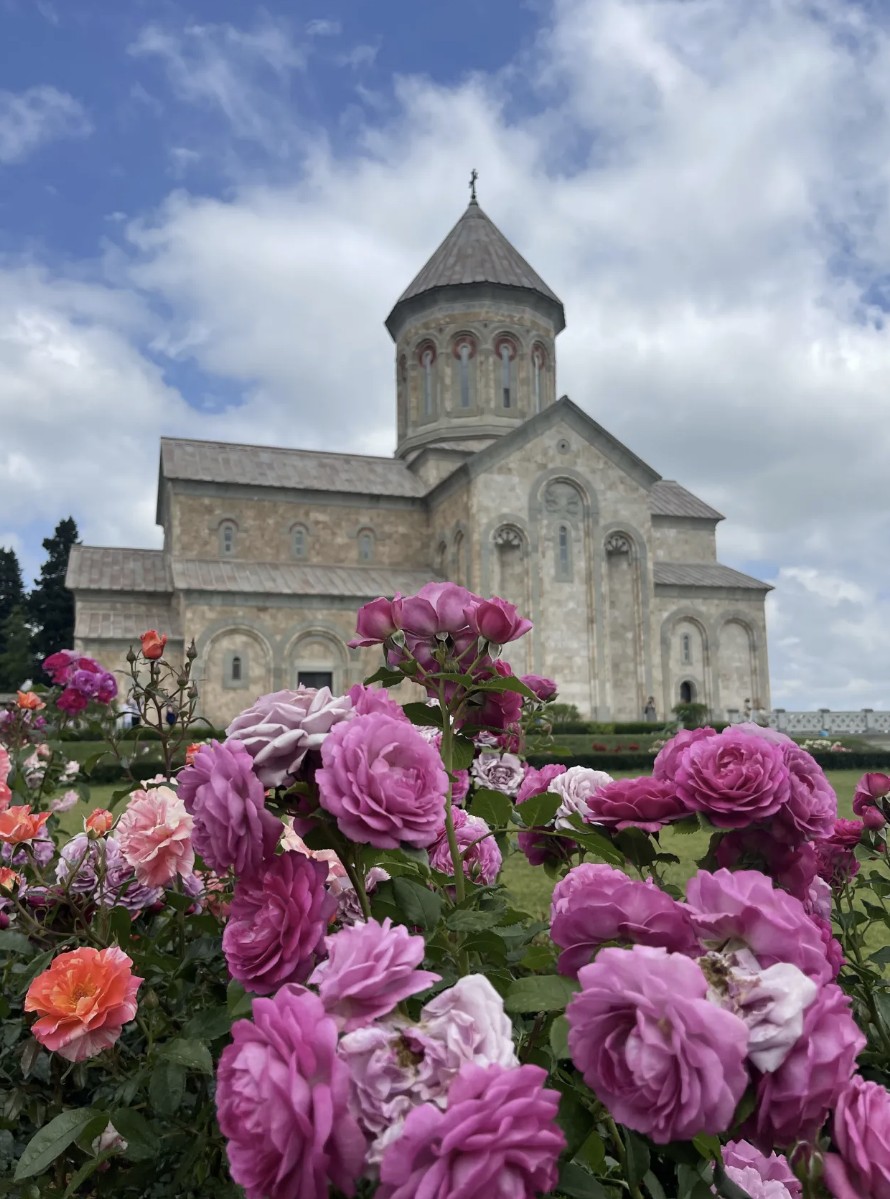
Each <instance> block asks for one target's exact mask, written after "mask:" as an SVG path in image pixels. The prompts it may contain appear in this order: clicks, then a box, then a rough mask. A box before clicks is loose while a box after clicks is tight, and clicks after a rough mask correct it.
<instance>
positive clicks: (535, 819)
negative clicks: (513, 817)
mask: <svg viewBox="0 0 890 1199" xmlns="http://www.w3.org/2000/svg"><path fill="white" fill-rule="evenodd" d="M561 804H562V797H561V796H559V795H554V794H553V793H552V792H551V791H542V792H541V794H540V795H533V796H532V797H531V799H527V800H526V801H525V803H521V804H517V805H516V812H517V813H518V815H519V816H520V818H521V819H522V823H523V824H524V825H525V827H526V828H541V827H542V826H543V825H545V824H549V823H550V821H551V820H552V819H553V817H554V816H555V815H556V810H557V808H559V807H560V805H561Z"/></svg>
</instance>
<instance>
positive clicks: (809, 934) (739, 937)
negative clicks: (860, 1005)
mask: <svg viewBox="0 0 890 1199" xmlns="http://www.w3.org/2000/svg"><path fill="white" fill-rule="evenodd" d="M686 909H687V911H688V912H689V915H690V917H691V919H692V924H693V926H694V928H695V931H696V933H697V934H698V936H699V938H700V939H701V941H702V942H703V943H704V944H705V945H707V946H708V947H709V948H713V949H718V950H720V949H722V948H723V947H724V946H725V945H726V943H727V942H730V941H741V942H742V943H743V944H744V945H745V946H746V947H747V948H748V949H750V950H751V952H752V953H753V954H754V956H755V957H756V958H757V960H758V962H759V963H760V965H761V966H772V965H774V964H775V963H776V962H789V963H790V964H791V965H792V966H797V967H798V969H799V970H802V971H803V973H804V974H806V976H807V977H808V978H811V979H812V980H813V981H814V982H816V983H823V982H826V981H827V980H828V978H829V977H830V967H829V964H828V960H827V958H826V956H825V949H824V946H823V944H822V939H821V937H820V935H819V930H818V929H817V928H816V926H815V925H814V924H813V921H812V920H811V919H810V917H809V916H808V915H807V912H806V910H805V908H804V906H803V904H802V903H801V902H800V900H799V899H795V898H794V896H793V895H789V894H788V893H787V892H786V891H780V890H778V889H777V888H776V887H774V886H773V885H772V882H771V881H770V880H769V879H768V878H767V877H766V875H765V874H760V873H758V871H756V870H736V871H734V872H733V871H730V870H717V871H715V873H713V874H710V873H708V871H707V870H700V871H699V872H698V874H695V875H693V877H692V878H691V879H690V880H689V882H688V883H687V884H686Z"/></svg>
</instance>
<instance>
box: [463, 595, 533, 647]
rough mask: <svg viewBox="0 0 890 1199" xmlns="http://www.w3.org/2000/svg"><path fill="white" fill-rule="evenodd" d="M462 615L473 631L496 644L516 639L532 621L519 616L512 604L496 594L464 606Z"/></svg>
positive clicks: (528, 627)
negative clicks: (466, 606)
mask: <svg viewBox="0 0 890 1199" xmlns="http://www.w3.org/2000/svg"><path fill="white" fill-rule="evenodd" d="M464 616H465V617H466V620H467V624H468V625H469V626H470V628H471V629H472V630H473V632H474V633H477V634H478V635H479V636H480V637H484V638H485V640H486V641H492V642H494V643H495V644H496V645H506V644H507V642H509V641H516V640H517V639H518V638H519V637H523V636H524V635H525V634H526V633H527V632H528V631H529V629H530V628H531V627H532V622H531V621H530V620H526V618H525V617H524V616H520V615H519V613H518V612H517V611H516V608H515V607H514V606H513V604H511V603H508V601H507V600H503V599H500V598H499V597H498V596H494V597H493V598H492V599H490V600H479V601H478V602H477V603H475V604H473V605H471V606H470V607H468V608H465V609H464Z"/></svg>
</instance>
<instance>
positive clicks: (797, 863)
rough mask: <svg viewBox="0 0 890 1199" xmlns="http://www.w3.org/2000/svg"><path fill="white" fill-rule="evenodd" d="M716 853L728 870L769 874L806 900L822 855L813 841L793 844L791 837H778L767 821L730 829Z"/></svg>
mask: <svg viewBox="0 0 890 1199" xmlns="http://www.w3.org/2000/svg"><path fill="white" fill-rule="evenodd" d="M770 823H772V822H770ZM715 857H716V860H717V865H718V866H724V867H726V868H727V869H728V870H729V869H740V870H757V871H759V872H760V873H762V874H768V875H769V877H770V878H771V879H772V880H773V882H774V883H775V884H776V886H777V887H781V888H782V889H783V890H785V891H788V892H789V893H790V894H791V895H793V896H794V897H795V898H796V899H799V900H800V901H801V902H802V903H805V902H806V899H807V896H808V894H809V890H810V887H811V886H812V885H813V881H814V880H815V878H816V877H817V876H816V870H817V866H818V859H817V857H816V850H815V849H814V848H813V845H812V843H811V842H809V841H801V842H800V843H799V844H793V845H790V844H789V843H788V842H787V841H777V840H776V839H775V837H773V835H772V832H771V829H770V827H768V826H767V825H760V824H755V825H752V826H751V827H750V828H744V829H733V831H732V832H730V833H726V835H725V836H723V837H721V838H720V843H719V845H718V846H717V851H716V854H715Z"/></svg>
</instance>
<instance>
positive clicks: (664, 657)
mask: <svg viewBox="0 0 890 1199" xmlns="http://www.w3.org/2000/svg"><path fill="white" fill-rule="evenodd" d="M687 632H688V635H689V636H690V637H691V638H692V643H691V645H690V650H691V657H692V661H691V662H684V661H683V642H682V637H683V636H684V634H686V633H687ZM714 642H715V639H714V637H713V636H712V634H711V631H710V629H709V627H708V622H707V620H706V619H705V617H704V616H703V615H702V614H701V613H700V612H698V611H697V610H696V609H694V608H687V607H683V608H675V609H674V610H673V611H672V612H669V613H668V615H667V616H666V617H665V618H664V620H663V621H662V624H661V678H662V689H663V701H664V710H665V713H669V712H671V711H672V710H673V708H674V706H675V705H676V704H678V703H680V702H681V700H680V685H681V684H682V683H689V684H690V685H691V686H692V687H693V689H694V691H695V696H696V699H695V702H696V703H703V704H706V705H707V706H708V709H709V710H711V709H712V708H713V706H714V702H715V696H714V692H715V685H714V683H715V680H714V669H713V653H714Z"/></svg>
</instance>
